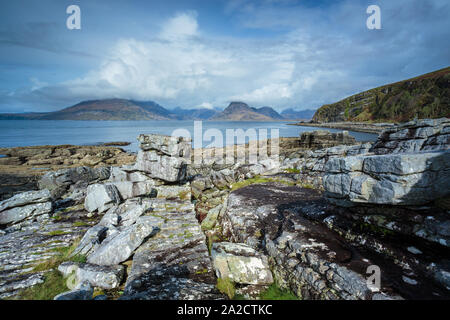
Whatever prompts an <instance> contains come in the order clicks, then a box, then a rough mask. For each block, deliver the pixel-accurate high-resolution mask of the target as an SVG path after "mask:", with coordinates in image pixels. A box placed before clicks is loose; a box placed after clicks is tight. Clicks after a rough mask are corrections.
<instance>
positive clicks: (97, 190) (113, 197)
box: [84, 184, 121, 213]
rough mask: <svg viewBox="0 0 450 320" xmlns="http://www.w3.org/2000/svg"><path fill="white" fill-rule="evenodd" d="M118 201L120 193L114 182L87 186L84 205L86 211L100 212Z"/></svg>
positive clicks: (119, 200)
mask: <svg viewBox="0 0 450 320" xmlns="http://www.w3.org/2000/svg"><path fill="white" fill-rule="evenodd" d="M120 202H121V197H120V193H119V190H118V189H117V187H116V186H115V185H114V184H92V185H90V186H89V187H88V188H87V195H86V198H85V200H84V207H85V208H86V210H87V211H88V212H94V211H98V212H99V213H101V212H104V211H106V210H108V209H109V208H111V207H112V206H113V205H115V204H119V203H120Z"/></svg>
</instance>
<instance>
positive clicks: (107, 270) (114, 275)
mask: <svg viewBox="0 0 450 320" xmlns="http://www.w3.org/2000/svg"><path fill="white" fill-rule="evenodd" d="M58 270H59V271H60V272H61V273H62V274H63V276H64V277H68V276H70V275H74V276H75V282H76V283H84V282H88V283H89V284H90V285H91V286H92V287H98V288H102V289H114V288H117V287H118V286H119V284H120V282H121V281H122V279H123V276H124V273H125V268H124V266H121V265H117V266H98V265H94V264H88V263H74V262H64V263H62V264H60V265H59V267H58Z"/></svg>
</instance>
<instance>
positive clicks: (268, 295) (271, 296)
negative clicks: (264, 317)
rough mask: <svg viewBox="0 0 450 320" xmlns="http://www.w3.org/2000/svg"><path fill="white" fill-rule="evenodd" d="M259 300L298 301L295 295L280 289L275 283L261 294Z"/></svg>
mask: <svg viewBox="0 0 450 320" xmlns="http://www.w3.org/2000/svg"><path fill="white" fill-rule="evenodd" d="M260 298H261V300H299V299H298V298H297V296H296V295H295V294H293V293H292V292H290V291H288V290H284V289H281V288H280V287H278V285H277V284H276V283H273V284H271V285H270V287H269V288H267V290H266V291H264V292H262V293H261V295H260Z"/></svg>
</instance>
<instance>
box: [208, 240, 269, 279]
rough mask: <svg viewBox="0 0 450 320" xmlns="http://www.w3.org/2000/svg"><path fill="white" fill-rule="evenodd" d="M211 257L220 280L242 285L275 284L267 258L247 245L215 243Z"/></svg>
mask: <svg viewBox="0 0 450 320" xmlns="http://www.w3.org/2000/svg"><path fill="white" fill-rule="evenodd" d="M211 257H212V260H213V263H214V268H215V270H216V275H217V277H218V278H222V279H230V280H232V281H233V282H236V283H242V284H255V285H268V284H271V283H273V277H272V272H271V271H270V268H269V263H268V260H267V257H266V256H265V255H263V254H261V253H259V252H258V251H256V250H255V249H253V248H251V247H249V246H247V245H245V244H242V243H231V242H219V243H214V244H213V247H212V251H211Z"/></svg>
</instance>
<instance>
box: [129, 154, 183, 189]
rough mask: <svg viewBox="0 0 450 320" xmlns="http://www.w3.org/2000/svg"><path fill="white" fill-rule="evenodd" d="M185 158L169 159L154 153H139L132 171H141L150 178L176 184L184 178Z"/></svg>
mask: <svg viewBox="0 0 450 320" xmlns="http://www.w3.org/2000/svg"><path fill="white" fill-rule="evenodd" d="M186 164H187V160H186V159H185V158H179V157H170V156H166V155H161V154H158V152H156V151H139V152H138V155H137V158H136V164H135V166H134V170H138V171H142V172H145V173H146V174H148V175H149V176H150V177H152V178H156V179H160V180H164V181H167V182H178V181H182V180H184V179H185V178H186Z"/></svg>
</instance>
